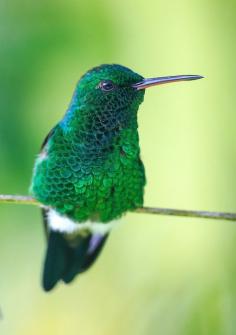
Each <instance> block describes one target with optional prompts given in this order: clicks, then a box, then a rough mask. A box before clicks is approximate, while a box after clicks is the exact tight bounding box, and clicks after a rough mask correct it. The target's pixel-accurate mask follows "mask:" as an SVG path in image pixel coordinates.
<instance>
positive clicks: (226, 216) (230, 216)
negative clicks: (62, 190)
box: [0, 194, 236, 221]
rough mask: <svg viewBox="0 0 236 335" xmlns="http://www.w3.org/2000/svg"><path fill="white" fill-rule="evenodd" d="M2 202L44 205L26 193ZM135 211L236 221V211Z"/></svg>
mask: <svg viewBox="0 0 236 335" xmlns="http://www.w3.org/2000/svg"><path fill="white" fill-rule="evenodd" d="M1 203H7V204H9V203H11V204H22V205H35V206H42V207H44V205H43V204H41V203H40V202H38V201H37V200H35V199H34V198H32V197H30V196H26V195H11V194H9V195H0V204H1ZM135 213H143V214H158V215H168V216H182V217H190V218H204V219H214V220H227V221H236V213H225V212H209V211H192V210H185V209H173V208H159V207H142V208H138V209H136V211H135Z"/></svg>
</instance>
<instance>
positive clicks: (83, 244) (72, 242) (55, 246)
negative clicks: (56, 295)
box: [42, 213, 108, 291]
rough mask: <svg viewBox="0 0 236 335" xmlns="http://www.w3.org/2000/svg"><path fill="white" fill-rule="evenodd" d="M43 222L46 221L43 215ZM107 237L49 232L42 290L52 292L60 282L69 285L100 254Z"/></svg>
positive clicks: (96, 234)
mask: <svg viewBox="0 0 236 335" xmlns="http://www.w3.org/2000/svg"><path fill="white" fill-rule="evenodd" d="M44 220H47V217H46V215H45V213H44ZM70 236H72V237H71V238H69V237H70ZM107 237H108V235H107V234H106V235H104V234H98V233H89V232H88V233H86V235H85V233H80V234H79V232H78V233H77V234H76V235H75V234H73V235H68V234H67V235H66V234H64V233H61V232H57V231H50V232H49V236H48V247H47V252H46V258H45V262H44V270H43V283H42V284H43V288H44V290H45V291H50V290H52V289H53V287H54V286H55V285H56V284H57V282H58V281H60V280H63V281H64V282H65V283H70V282H71V281H72V280H73V279H74V278H75V276H76V275H78V274H80V273H82V272H84V271H86V270H87V269H88V268H89V267H90V266H91V265H92V264H93V263H94V261H95V260H96V258H97V257H98V255H99V254H100V252H101V250H102V248H103V246H104V243H105V241H106V239H107Z"/></svg>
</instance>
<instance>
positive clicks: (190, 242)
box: [0, 0, 236, 335]
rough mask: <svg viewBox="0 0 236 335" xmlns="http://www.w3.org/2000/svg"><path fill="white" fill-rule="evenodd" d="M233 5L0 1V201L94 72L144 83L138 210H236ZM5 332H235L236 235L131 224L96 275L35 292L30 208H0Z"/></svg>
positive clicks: (225, 226) (179, 224) (133, 218)
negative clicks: (117, 67)
mask: <svg viewBox="0 0 236 335" xmlns="http://www.w3.org/2000/svg"><path fill="white" fill-rule="evenodd" d="M235 22H236V4H235V1H227V2H225V1H222V0H214V1H213V0H210V1H203V0H180V1H177V0H174V1H161V0H147V1H139V2H137V1H136V0H131V1H125V0H120V1H108V0H102V1H87V2H85V1H82V0H80V1H75V0H67V1H56V0H51V1H46V0H43V1H38V2H36V1H26V0H23V1H16V0H15V1H13V0H10V1H6V0H2V1H1V2H0V41H1V47H0V87H1V88H0V193H5V194H8V193H13V194H26V193H27V191H28V186H29V183H30V178H31V172H32V166H33V162H34V159H35V156H36V154H37V152H38V149H39V147H40V144H41V142H42V140H43V138H44V136H45V135H46V134H47V132H48V131H49V130H50V128H51V127H52V126H53V125H54V124H55V123H56V122H57V121H58V120H59V119H60V118H61V117H62V115H63V114H64V112H65V109H66V107H67V105H68V103H69V101H70V98H71V95H72V91H73V89H74V86H75V84H76V81H77V80H78V78H79V77H80V76H81V75H82V74H83V73H84V72H85V71H86V70H87V69H89V68H90V67H93V66H95V65H99V64H101V63H106V62H108V63H113V62H116V63H120V64H123V65H126V66H128V67H130V68H132V69H134V70H135V71H137V72H139V73H140V74H142V75H144V76H148V77H153V76H158V75H159V76H162V75H175V74H200V75H204V76H205V77H206V79H204V80H199V81H197V82H188V83H187V82H186V83H180V84H173V85H166V86H163V87H159V88H152V89H150V90H148V91H147V92H146V96H145V102H144V103H143V105H142V106H141V108H140V111H139V129H140V138H141V149H142V158H143V161H144V163H145V166H146V173H147V180H148V184H147V187H146V193H145V204H146V205H149V206H160V207H161V206H163V207H174V208H185V209H202V210H219V211H236V178H235V171H236V141H235V138H236V134H235V123H236V114H235V107H234V106H235V93H234V91H235V87H234V86H235V85H234V84H235V72H236V63H235V53H236V47H235V35H236V23H235ZM0 219H1V236H0V264H1V277H0V306H1V313H2V320H0V333H1V334H3V335H15V334H17V335H28V334H34V335H41V334H44V335H47V334H50V335H51V334H57V335H62V334H67V333H68V334H72V335H74V334H75V335H76V334H86V335H108V334H109V335H110V334H113V335H116V334H117V335H118V334H125V335H126V334H127V335H128V334H129V335H133V334H135V335H143V334H151V335H152V334H155V335H156V334H161V335H180V334H181V335H190V334H191V335H195V334H196V335H199V334H200V335H208V334H214V335H218V334H224V335H229V334H232V335H235V334H236V257H235V253H236V226H235V225H234V224H232V223H227V222H224V221H222V222H221V221H219V222H217V221H210V220H208V221H207V220H201V219H188V218H168V217H162V216H148V215H143V214H128V215H127V216H125V217H124V218H123V219H122V222H123V223H122V224H121V225H120V227H119V228H117V229H115V230H114V232H113V233H112V235H111V238H110V240H109V242H108V244H107V246H106V248H105V249H104V252H103V254H102V256H101V257H100V258H99V260H98V262H97V263H96V265H95V266H94V267H93V268H92V269H91V270H90V271H89V272H88V273H86V274H85V275H83V276H81V277H80V278H78V279H77V280H75V281H74V282H73V283H72V284H71V285H70V286H64V285H58V287H57V288H56V289H55V290H54V291H52V293H50V294H45V293H44V292H43V291H42V289H41V287H40V275H41V265H42V259H43V255H44V249H45V241H44V236H43V231H42V225H41V217H40V212H39V209H38V208H36V207H31V206H23V205H22V206H19V205H17V206H13V205H1V206H0Z"/></svg>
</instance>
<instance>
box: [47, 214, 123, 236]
mask: <svg viewBox="0 0 236 335" xmlns="http://www.w3.org/2000/svg"><path fill="white" fill-rule="evenodd" d="M47 217H48V226H49V228H50V229H51V230H53V231H58V232H61V233H69V234H70V233H71V234H72V233H74V232H76V231H79V230H89V231H90V232H91V233H99V234H104V235H105V234H106V233H109V231H111V229H112V228H113V227H114V225H116V224H117V222H118V221H115V220H114V221H112V222H108V223H102V222H94V221H85V222H82V223H78V222H76V221H73V220H72V219H70V218H68V217H67V216H65V215H61V214H59V213H58V212H57V211H55V210H54V209H50V210H49V211H48V213H47Z"/></svg>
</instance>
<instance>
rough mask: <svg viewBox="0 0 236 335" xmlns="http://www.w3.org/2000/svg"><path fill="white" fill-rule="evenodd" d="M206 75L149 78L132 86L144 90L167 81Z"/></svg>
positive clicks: (199, 77)
mask: <svg viewBox="0 0 236 335" xmlns="http://www.w3.org/2000/svg"><path fill="white" fill-rule="evenodd" d="M202 78H204V77H202V76H197V75H179V76H169V77H157V78H147V79H143V80H142V81H140V82H139V83H136V84H133V85H132V87H134V88H136V89H137V90H143V89H144V88H148V87H151V86H156V85H162V84H167V83H173V82H176V81H186V80H197V79H202Z"/></svg>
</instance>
